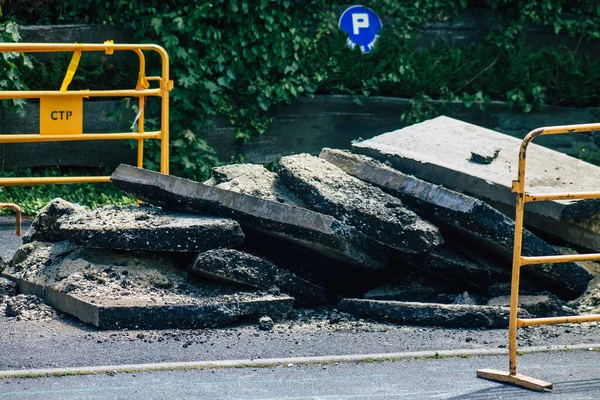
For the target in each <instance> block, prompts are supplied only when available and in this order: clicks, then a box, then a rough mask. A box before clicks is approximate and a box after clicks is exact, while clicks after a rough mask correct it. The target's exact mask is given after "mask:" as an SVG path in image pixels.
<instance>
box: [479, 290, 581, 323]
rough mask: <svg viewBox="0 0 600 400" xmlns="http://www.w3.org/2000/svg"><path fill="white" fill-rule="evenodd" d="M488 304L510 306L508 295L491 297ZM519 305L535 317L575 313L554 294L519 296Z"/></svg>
mask: <svg viewBox="0 0 600 400" xmlns="http://www.w3.org/2000/svg"><path fill="white" fill-rule="evenodd" d="M487 305H488V306H499V307H510V296H498V297H493V298H491V299H490V300H489V301H488V303H487ZM519 307H521V308H522V309H523V310H525V311H527V312H528V313H529V314H531V316H532V317H535V318H544V317H559V316H564V315H576V314H577V313H576V312H575V311H574V310H572V309H570V308H569V307H567V306H566V305H565V304H564V303H563V302H562V301H560V300H559V299H557V298H556V297H555V296H552V295H547V294H538V295H525V296H521V295H520V296H519Z"/></svg>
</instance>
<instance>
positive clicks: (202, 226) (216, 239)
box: [41, 206, 244, 252]
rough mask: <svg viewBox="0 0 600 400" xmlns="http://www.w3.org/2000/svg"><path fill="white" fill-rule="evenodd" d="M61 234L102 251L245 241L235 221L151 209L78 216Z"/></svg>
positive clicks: (199, 247)
mask: <svg viewBox="0 0 600 400" xmlns="http://www.w3.org/2000/svg"><path fill="white" fill-rule="evenodd" d="M59 231H60V236H61V237H62V238H64V239H65V240H68V241H70V242H71V243H75V244H79V245H82V246H86V247H92V248H102V249H123V250H152V251H179V252H199V251H206V250H210V249H217V248H223V247H234V246H237V245H239V244H240V243H242V242H243V241H244V233H243V232H242V228H241V227H240V225H239V224H238V223H237V222H236V221H234V220H232V219H228V218H220V217H212V216H202V215H197V214H180V213H169V212H165V211H163V210H161V209H159V208H156V207H148V206H142V207H137V206H128V207H123V206H106V207H101V208H98V209H95V210H92V211H80V212H76V213H73V214H71V215H68V216H65V217H63V218H61V219H60V221H59ZM41 240H43V238H42V239H41ZM48 241H50V240H48Z"/></svg>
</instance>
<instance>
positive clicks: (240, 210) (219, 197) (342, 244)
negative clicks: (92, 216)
mask: <svg viewBox="0 0 600 400" xmlns="http://www.w3.org/2000/svg"><path fill="white" fill-rule="evenodd" d="M111 181H112V182H113V183H114V184H115V186H116V187H118V188H120V189H121V190H124V191H126V192H128V193H130V194H132V195H134V196H136V197H138V198H140V199H142V200H145V201H147V202H149V203H152V204H155V205H158V206H161V207H163V208H165V209H170V210H178V211H188V212H189V211H193V212H198V213H203V214H206V213H208V214H214V215H219V216H222V217H228V218H233V219H235V220H237V221H238V222H239V223H240V224H242V226H245V225H246V226H249V227H251V228H254V229H258V230H260V231H262V232H264V233H266V234H269V235H273V236H277V237H281V238H284V239H287V240H290V241H293V242H295V243H298V244H300V245H302V246H305V247H308V248H310V249H313V250H315V251H318V252H320V253H323V254H325V255H327V256H329V257H332V258H336V259H338V260H341V261H344V262H347V263H350V264H352V265H354V266H355V267H357V268H362V269H371V270H373V269H380V268H383V267H384V266H385V264H386V262H387V259H388V257H389V251H388V250H387V249H386V248H385V247H384V246H382V245H379V244H378V243H377V242H375V241H373V240H371V239H369V238H368V237H366V236H365V235H363V234H362V233H361V232H359V231H358V230H356V229H355V228H353V227H351V226H348V225H346V224H344V223H342V222H340V221H338V220H336V219H335V218H333V217H331V216H328V215H324V214H320V213H317V212H314V211H311V210H306V209H303V208H299V207H293V206H289V205H287V204H282V203H279V202H274V201H269V200H264V199H261V198H258V197H254V196H249V195H246V194H241V193H236V192H233V191H229V190H224V189H220V188H217V187H211V186H207V185H204V184H202V183H199V182H194V181H190V180H188V179H183V178H178V177H175V176H170V175H164V174H161V173H158V172H153V171H148V170H145V169H140V168H136V167H132V166H129V165H124V164H121V165H120V166H119V167H118V168H117V169H116V170H115V172H114V173H113V174H112V176H111Z"/></svg>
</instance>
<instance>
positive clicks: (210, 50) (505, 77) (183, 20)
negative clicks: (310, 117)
mask: <svg viewBox="0 0 600 400" xmlns="http://www.w3.org/2000/svg"><path fill="white" fill-rule="evenodd" d="M596 3H597V2H595V1H592V0H587V1H578V2H574V1H566V0H514V1H513V0H447V1H446V0H418V1H413V2H403V1H397V0H367V1H363V2H362V4H363V5H364V6H366V7H370V8H372V9H373V10H374V11H375V12H376V13H377V14H378V15H379V16H380V17H381V18H382V20H383V23H384V32H383V34H382V35H381V38H380V40H379V42H378V44H377V46H376V48H375V50H374V51H372V52H371V53H369V54H361V53H360V51H359V50H358V49H357V50H355V51H352V50H350V49H348V48H347V47H346V45H345V41H346V37H345V35H344V34H343V33H341V32H340V31H339V29H338V27H337V23H338V18H339V16H340V13H341V12H342V11H343V10H344V8H345V7H347V5H348V3H345V2H339V1H327V0H295V1H292V0H254V1H250V0H211V1H206V0H147V1H144V2H143V3H142V2H131V1H128V0H103V1H99V2H82V1H77V0H62V1H58V2H56V1H51V0H19V1H17V0H13V1H7V2H6V3H5V4H6V7H9V8H7V9H6V10H7V12H9V13H10V15H11V17H12V18H15V19H16V20H18V21H20V22H22V23H40V21H41V22H42V23H49V24H57V23H94V24H126V25H129V26H131V27H132V28H133V29H134V30H135V32H136V35H137V39H138V40H139V41H141V42H152V43H158V44H161V45H162V46H164V47H165V48H166V50H167V51H168V53H169V54H170V57H171V76H172V78H173V79H174V80H175V89H174V90H173V92H172V93H171V99H172V104H171V108H170V112H171V132H172V134H171V137H172V142H171V154H172V163H171V165H172V166H171V168H172V173H174V174H176V175H179V176H185V177H188V178H192V179H197V180H201V179H204V178H205V177H206V176H207V174H208V172H209V171H210V167H211V166H213V165H216V164H217V163H218V162H219V160H217V158H216V156H215V154H214V152H213V151H212V149H211V148H210V147H209V146H208V145H207V144H206V142H205V141H204V140H203V138H202V137H201V133H202V132H203V131H204V130H205V129H206V128H207V127H210V126H211V123H212V121H213V120H214V119H215V118H216V117H217V116H220V117H225V118H226V120H228V121H229V122H230V123H231V124H233V125H234V126H236V127H238V133H237V138H238V139H239V143H240V146H243V144H244V143H245V142H246V141H247V140H248V139H249V138H250V137H251V136H252V135H256V134H261V133H262V132H264V131H265V130H266V129H267V128H268V126H269V122H270V121H269V118H268V117H267V115H268V114H267V113H266V112H267V111H269V110H271V109H272V108H273V107H276V106H278V105H280V104H287V103H289V102H291V101H293V100H294V99H295V98H298V97H300V96H312V95H314V94H353V95H359V96H374V95H385V96H399V97H408V98H412V99H413V101H412V103H411V104H412V105H411V109H410V110H409V111H408V112H407V113H406V114H405V115H404V120H405V122H406V123H408V122H418V121H420V120H422V119H423V118H428V117H431V116H434V115H436V113H439V112H440V110H439V108H435V107H433V106H432V105H431V102H428V99H438V100H443V101H448V102H461V103H462V104H463V105H464V106H465V107H481V108H484V107H485V106H486V104H488V103H489V102H490V101H491V100H503V101H508V102H509V103H510V104H511V105H513V106H514V107H515V109H520V110H522V111H523V112H529V111H531V110H532V109H534V108H535V107H540V106H542V105H544V104H553V105H564V106H576V107H584V106H597V104H598V101H599V100H600V64H599V62H598V60H597V59H592V58H589V57H587V56H584V55H582V54H580V53H579V52H577V51H575V50H568V49H566V48H542V49H532V48H529V47H528V46H527V45H526V44H525V42H524V40H523V35H524V32H525V31H526V30H527V28H528V26H532V25H533V26H536V27H542V28H547V29H550V30H551V31H552V32H554V33H555V34H561V35H567V36H571V37H574V38H576V39H577V40H578V41H579V42H580V43H584V42H586V41H593V40H598V39H599V38H600V6H598V5H597V4H596ZM27 4H29V6H26V5H27ZM471 7H479V8H483V9H487V10H492V11H493V13H494V15H495V16H497V17H498V26H499V29H498V30H496V31H493V32H492V33H491V34H490V35H489V36H488V38H487V40H486V41H485V42H484V43H479V44H475V45H471V46H464V47H458V46H455V45H454V44H452V43H437V44H435V45H434V44H431V45H430V46H428V47H426V48H420V49H418V50H417V49H416V47H415V42H416V41H417V40H418V39H419V37H420V32H419V27H420V26H421V25H422V24H424V23H426V22H444V21H451V20H452V19H454V18H456V16H457V15H459V14H460V13H461V12H463V11H464V10H466V9H467V8H471ZM62 62H63V63H67V62H68V60H64V61H62ZM150 65H153V62H152V60H150ZM47 68H48V72H47V73H48V79H50V76H56V75H57V74H55V73H54V72H53V68H56V69H57V70H64V68H65V67H64V64H62V65H61V64H60V63H58V62H57V63H56V64H55V66H54V67H53V66H51V65H50V66H48V67H47ZM102 68H103V69H102V70H100V69H97V70H93V69H92V70H90V71H85V69H82V71H78V74H80V72H81V75H80V77H81V78H82V82H83V81H85V80H87V77H88V76H89V77H102V76H104V75H106V74H108V75H110V74H116V73H117V72H116V69H112V70H111V67H110V64H105V65H104V66H103V67H102ZM0 74H1V72H0ZM86 74H88V75H86ZM103 74H104V75H103ZM58 75H59V76H62V74H58ZM1 76H2V75H0V77H1ZM42 76H43V73H42ZM77 76H78V75H76V77H77ZM101 79H102V78H101ZM102 80H108V79H102ZM27 81H29V78H27ZM74 84H76V83H75V82H74ZM52 85H56V82H52ZM359 101H360V100H359ZM134 108H135V107H134ZM147 115H148V118H149V121H148V125H149V127H150V126H151V125H152V119H153V118H156V116H157V115H158V105H156V104H149V105H148V108H147ZM149 148H150V152H152V153H153V154H155V155H156V153H157V150H153V146H152V145H149ZM236 159H239V157H238V158H236ZM222 161H227V160H222ZM153 162H154V163H155V162H156V158H152V157H149V159H148V163H149V165H150V166H152V163H153Z"/></svg>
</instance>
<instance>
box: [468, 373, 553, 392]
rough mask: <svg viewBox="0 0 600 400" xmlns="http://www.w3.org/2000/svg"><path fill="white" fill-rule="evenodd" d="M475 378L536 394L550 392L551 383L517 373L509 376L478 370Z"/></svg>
mask: <svg viewBox="0 0 600 400" xmlns="http://www.w3.org/2000/svg"><path fill="white" fill-rule="evenodd" d="M477 376H478V377H479V378H483V379H489V380H491V381H497V382H503V383H509V384H511V385H515V386H520V387H524V388H526V389H530V390H537V391H538V392H543V391H546V390H552V383H550V382H545V381H542V380H539V379H536V378H532V377H530V376H526V375H521V374H519V373H516V374H514V375H511V374H510V373H508V372H506V371H498V370H495V369H480V370H479V371H477Z"/></svg>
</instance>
